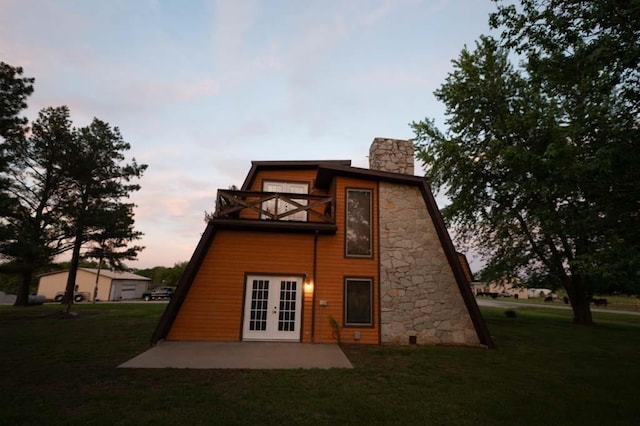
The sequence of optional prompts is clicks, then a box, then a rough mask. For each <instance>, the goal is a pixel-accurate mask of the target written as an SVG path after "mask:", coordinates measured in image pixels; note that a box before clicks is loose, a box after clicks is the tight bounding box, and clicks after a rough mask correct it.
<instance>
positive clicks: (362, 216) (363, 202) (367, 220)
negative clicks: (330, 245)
mask: <svg viewBox="0 0 640 426" xmlns="http://www.w3.org/2000/svg"><path fill="white" fill-rule="evenodd" d="M371 198H372V191H371V190H370V189H347V200H346V210H347V211H346V220H345V222H346V226H345V228H346V229H345V240H346V241H345V254H346V255H347V256H349V257H372V256H373V243H372V240H373V238H372V226H371Z"/></svg>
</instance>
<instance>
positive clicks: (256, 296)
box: [249, 280, 269, 330]
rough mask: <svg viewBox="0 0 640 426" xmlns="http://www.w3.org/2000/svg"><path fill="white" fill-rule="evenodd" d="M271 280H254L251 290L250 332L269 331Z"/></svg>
mask: <svg viewBox="0 0 640 426" xmlns="http://www.w3.org/2000/svg"><path fill="white" fill-rule="evenodd" d="M268 300H269V280H253V283H252V288H251V312H250V317H249V318H250V319H249V330H266V329H267V302H268Z"/></svg>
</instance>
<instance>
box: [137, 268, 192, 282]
mask: <svg viewBox="0 0 640 426" xmlns="http://www.w3.org/2000/svg"><path fill="white" fill-rule="evenodd" d="M187 264H188V262H178V263H176V264H174V265H173V266H172V267H170V268H167V267H165V266H155V267H153V268H150V269H140V270H138V271H136V274H138V275H142V276H143V277H147V278H149V279H151V283H150V286H149V288H154V287H158V286H162V285H169V286H177V285H178V283H179V282H180V278H181V277H182V274H184V271H185V269H187Z"/></svg>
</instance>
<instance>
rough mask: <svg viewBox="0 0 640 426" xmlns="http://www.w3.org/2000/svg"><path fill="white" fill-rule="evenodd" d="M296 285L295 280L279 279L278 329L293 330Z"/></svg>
mask: <svg viewBox="0 0 640 426" xmlns="http://www.w3.org/2000/svg"><path fill="white" fill-rule="evenodd" d="M297 287H298V283H297V282H296V281H280V306H279V308H280V309H279V314H278V331H295V324H296V292H297V290H298V289H297Z"/></svg>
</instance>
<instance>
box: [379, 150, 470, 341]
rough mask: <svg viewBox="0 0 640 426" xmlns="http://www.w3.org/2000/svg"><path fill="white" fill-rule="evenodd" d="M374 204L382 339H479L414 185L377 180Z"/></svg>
mask: <svg viewBox="0 0 640 426" xmlns="http://www.w3.org/2000/svg"><path fill="white" fill-rule="evenodd" d="M411 158H413V156H412V157H411ZM379 205H380V311H381V314H380V327H381V340H382V343H392V344H403V345H406V344H409V337H410V336H416V343H417V344H464V345H477V344H479V343H480V342H479V340H478V336H477V333H476V331H475V328H474V326H473V323H472V321H471V318H470V316H469V313H468V311H467V308H466V306H465V304H464V300H463V299H462V295H461V294H460V291H459V290H458V286H457V284H456V281H455V277H454V275H453V271H452V270H451V266H450V265H449V262H448V261H447V258H446V256H445V254H444V250H443V249H442V246H441V244H440V240H439V238H438V235H437V234H436V230H435V227H434V225H433V221H432V219H431V216H430V215H429V212H428V211H427V207H426V205H425V201H424V198H423V197H422V194H421V193H420V190H419V188H417V187H414V186H407V185H398V184H392V183H386V182H380V185H379Z"/></svg>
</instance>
